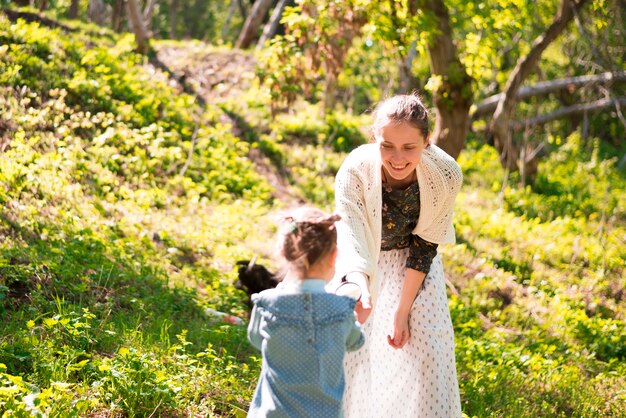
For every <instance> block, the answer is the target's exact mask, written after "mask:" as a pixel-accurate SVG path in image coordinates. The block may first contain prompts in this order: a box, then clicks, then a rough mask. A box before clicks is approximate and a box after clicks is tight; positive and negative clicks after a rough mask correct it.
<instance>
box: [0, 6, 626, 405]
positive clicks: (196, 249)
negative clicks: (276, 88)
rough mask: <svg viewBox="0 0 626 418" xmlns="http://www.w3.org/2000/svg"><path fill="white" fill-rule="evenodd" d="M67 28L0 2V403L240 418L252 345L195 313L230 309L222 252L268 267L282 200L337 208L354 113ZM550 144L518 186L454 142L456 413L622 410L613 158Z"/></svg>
mask: <svg viewBox="0 0 626 418" xmlns="http://www.w3.org/2000/svg"><path fill="white" fill-rule="evenodd" d="M78 28H79V30H78V31H76V32H72V33H66V32H63V31H62V30H61V29H54V30H51V29H48V28H45V27H42V26H40V25H38V24H36V23H26V22H23V21H17V22H11V21H9V20H8V19H6V18H5V17H4V16H3V15H0V39H2V43H1V45H2V46H0V90H1V91H0V109H2V112H1V113H0V204H1V208H0V319H1V321H0V411H1V412H2V414H6V415H7V416H98V417H101V416H111V417H113V416H129V417H139V416H163V417H166V416H167V417H175V416H181V417H182V416H219V417H226V416H245V411H246V409H247V405H248V402H249V400H250V398H251V395H252V391H253V389H254V385H255V383H256V377H257V375H258V371H259V367H260V360H259V358H258V355H259V354H258V353H257V352H255V351H254V350H253V349H251V348H250V346H249V345H248V343H247V341H246V337H245V328H244V327H241V326H236V325H232V324H228V323H224V322H222V321H220V320H219V318H215V317H212V316H210V315H209V314H208V313H207V312H210V311H207V308H211V309H216V310H220V311H226V312H231V313H234V314H236V315H238V316H240V317H242V318H244V319H245V318H246V315H247V311H246V305H245V295H244V294H243V293H242V292H240V291H238V290H236V289H235V288H234V287H233V282H234V280H235V263H236V260H238V259H245V258H247V259H249V258H251V257H252V256H254V255H257V256H260V259H261V260H263V261H265V262H267V263H270V265H271V263H272V262H271V261H270V259H269V258H270V256H271V252H272V251H271V245H268V243H271V236H272V234H273V232H274V228H273V226H272V225H273V222H272V221H273V218H272V216H273V214H274V213H275V212H276V211H278V210H280V209H281V208H283V207H284V206H285V205H287V204H290V203H293V202H298V201H306V202H312V203H315V204H317V205H319V206H322V207H324V208H326V209H331V208H332V204H333V203H332V198H333V196H332V187H333V186H332V181H333V175H334V172H335V171H336V169H337V168H338V167H339V164H340V162H341V160H342V158H343V157H344V156H345V153H346V152H348V151H349V150H350V149H352V148H353V147H354V146H357V145H358V144H359V143H362V142H364V141H367V131H366V129H365V127H366V126H367V123H368V117H367V116H366V115H361V116H352V115H350V114H349V113H346V112H342V111H340V110H337V111H335V112H333V113H331V114H330V115H326V116H320V112H319V106H318V105H310V104H306V103H300V102H298V103H296V104H294V107H293V109H292V112H291V113H290V114H281V115H274V116H273V115H272V114H271V111H270V108H269V106H267V105H266V103H264V102H263V100H262V97H263V96H262V94H259V93H258V91H253V90H251V92H250V93H249V95H247V96H245V97H242V96H241V95H239V96H237V97H233V98H223V97H222V98H221V99H220V103H211V102H209V103H208V104H207V105H206V106H202V105H200V104H199V103H198V100H197V98H196V97H194V96H192V95H189V94H185V93H184V92H182V89H181V88H180V86H178V85H176V84H175V83H173V82H172V81H171V80H170V79H169V78H168V77H167V75H166V74H165V73H163V72H161V71H160V70H157V69H155V67H153V66H151V65H149V62H148V61H147V59H145V58H143V57H140V56H138V55H136V54H135V53H134V52H133V51H132V49H133V39H132V38H128V37H123V36H122V37H120V36H118V35H115V34H113V33H109V32H107V31H106V30H100V32H98V33H94V31H93V29H92V28H89V30H82V29H81V28H82V27H81V26H80V25H79V26H78ZM167 47H168V48H174V47H175V45H171V44H167ZM157 49H158V45H157ZM253 88H255V87H253ZM553 141H555V142H559V143H561V144H564V145H563V146H560V147H558V148H556V149H555V151H554V152H553V153H552V155H551V156H550V157H549V158H548V159H546V160H545V161H544V162H543V163H542V166H541V168H540V170H539V176H538V178H537V180H536V182H535V184H534V185H533V186H532V187H531V186H525V187H524V186H519V183H520V181H519V178H518V177H517V176H516V175H513V174H508V173H506V172H505V171H504V170H502V168H501V166H500V163H499V161H498V156H497V154H496V152H495V151H494V150H493V148H492V147H491V146H489V145H486V144H483V143H481V142H480V141H479V138H473V139H472V140H471V141H470V143H469V145H468V147H467V148H466V149H465V150H464V151H463V153H462V154H461V156H460V158H459V163H460V164H461V166H462V168H463V171H464V173H465V184H464V188H463V191H462V193H461V194H460V196H459V198H458V201H457V207H456V209H455V226H456V230H457V244H455V245H452V246H447V247H445V248H443V249H442V251H444V253H445V254H444V255H445V256H444V260H445V263H446V265H445V269H446V271H447V273H448V279H449V286H448V288H449V297H450V309H451V313H452V319H453V323H454V326H455V332H456V344H457V351H456V354H457V367H458V372H459V381H460V386H461V396H462V403H463V411H464V413H465V414H466V415H467V416H470V417H473V416H476V417H502V416H510V417H526V416H528V417H530V416H546V417H548V416H549V417H570V416H577V417H619V416H626V414H625V412H624V408H623V405H624V403H625V402H626V391H625V390H624V388H625V387H626V361H625V360H626V351H625V348H624V347H626V331H625V329H626V327H625V322H626V302H625V300H626V293H625V292H626V291H625V289H626V194H625V193H624V190H626V178H625V177H626V174H625V173H624V171H623V170H620V169H618V168H617V160H616V158H614V157H612V156H613V155H619V153H618V152H617V150H613V149H607V148H605V145H602V143H601V142H600V141H597V140H594V139H587V140H583V139H581V138H580V136H579V135H578V133H573V134H571V135H568V136H567V137H563V138H554V139H553ZM254 150H260V151H262V154H261V155H262V156H263V158H264V159H266V161H268V164H269V165H270V166H273V167H276V170H277V171H278V172H279V174H280V175H282V176H283V177H284V179H286V181H287V183H288V184H289V186H290V188H288V189H285V190H283V192H285V193H286V194H282V195H279V196H278V197H280V198H278V197H277V193H276V190H277V189H276V187H277V186H276V185H272V184H270V182H269V181H268V178H267V177H265V176H264V175H261V174H259V173H258V172H257V169H258V166H256V167H255V161H254V159H251V158H250V156H251V155H255V154H254V153H253V152H252V151H254ZM621 152H622V153H623V150H622V151H621ZM271 267H275V265H271Z"/></svg>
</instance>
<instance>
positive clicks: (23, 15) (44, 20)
mask: <svg viewBox="0 0 626 418" xmlns="http://www.w3.org/2000/svg"><path fill="white" fill-rule="evenodd" d="M2 13H4V14H5V15H6V16H7V17H8V18H9V20H10V21H11V22H17V20H18V19H24V20H25V21H27V22H29V23H30V22H38V23H41V24H42V25H44V26H46V27H49V28H52V29H56V28H60V29H63V30H64V31H66V32H76V30H77V29H75V28H71V27H69V26H67V25H64V24H63V23H60V22H57V21H56V20H54V19H50V18H48V17H44V16H40V15H38V14H37V13H31V12H20V11H17V10H11V9H2Z"/></svg>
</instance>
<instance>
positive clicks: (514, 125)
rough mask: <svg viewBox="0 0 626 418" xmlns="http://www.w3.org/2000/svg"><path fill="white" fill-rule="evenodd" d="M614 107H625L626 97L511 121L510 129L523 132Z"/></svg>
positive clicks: (598, 101)
mask: <svg viewBox="0 0 626 418" xmlns="http://www.w3.org/2000/svg"><path fill="white" fill-rule="evenodd" d="M613 106H615V107H619V108H621V107H625V106H626V97H616V98H608V99H601V100H596V101H595V102H591V103H581V104H577V105H574V106H567V107H563V108H560V109H558V110H555V111H554V112H550V113H546V114H544V115H539V116H536V117H534V118H531V119H526V120H524V121H511V124H510V125H509V127H510V128H511V129H513V130H514V131H521V130H523V129H525V128H526V127H529V126H536V125H543V124H545V123H548V122H552V121H553V120H557V119H562V118H565V117H567V116H571V115H576V114H580V113H584V112H590V111H598V110H604V109H607V108H610V107H613Z"/></svg>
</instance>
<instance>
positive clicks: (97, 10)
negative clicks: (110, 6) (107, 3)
mask: <svg viewBox="0 0 626 418" xmlns="http://www.w3.org/2000/svg"><path fill="white" fill-rule="evenodd" d="M87 15H88V16H89V19H91V20H92V21H93V22H95V23H96V25H99V26H102V24H103V23H104V2H103V1H102V0H89V6H88V8H87Z"/></svg>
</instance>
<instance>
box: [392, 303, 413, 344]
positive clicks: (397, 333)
mask: <svg viewBox="0 0 626 418" xmlns="http://www.w3.org/2000/svg"><path fill="white" fill-rule="evenodd" d="M410 337H411V333H410V331H409V312H404V311H401V310H397V311H396V315H395V316H394V321H393V335H387V342H388V343H389V345H390V346H392V347H393V348H395V349H399V348H402V347H404V345H405V344H406V343H407V342H408V341H409V338H410Z"/></svg>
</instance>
